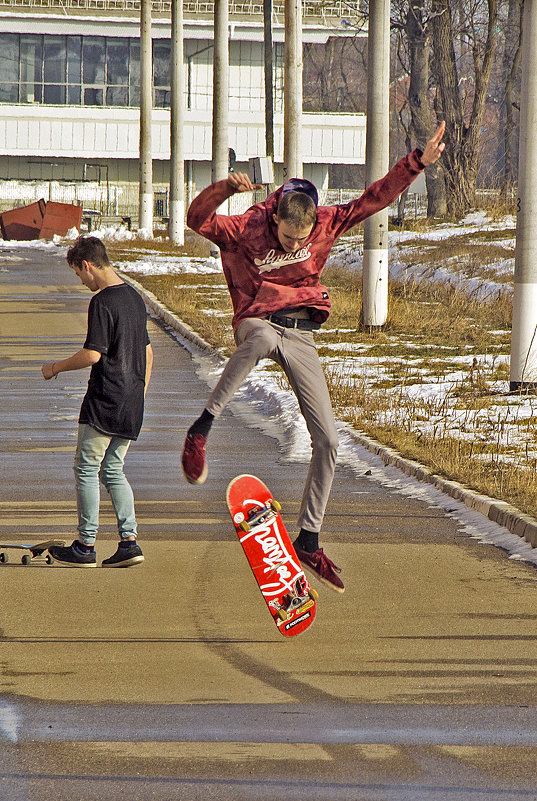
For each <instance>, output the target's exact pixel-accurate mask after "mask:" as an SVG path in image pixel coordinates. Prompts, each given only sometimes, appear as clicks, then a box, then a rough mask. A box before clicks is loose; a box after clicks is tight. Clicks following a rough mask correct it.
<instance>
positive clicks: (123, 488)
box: [100, 437, 144, 567]
mask: <svg viewBox="0 0 537 801" xmlns="http://www.w3.org/2000/svg"><path fill="white" fill-rule="evenodd" d="M130 443H131V441H130V440H128V439H123V438H122V437H112V439H111V440H110V444H109V446H108V448H107V449H106V453H105V455H104V458H103V461H102V464H101V472H100V478H101V481H102V483H103V484H104V486H105V487H106V489H107V491H108V494H109V495H110V500H111V501H112V506H113V507H114V512H115V515H116V519H117V527H118V535H119V539H120V542H119V546H118V548H117V550H116V552H115V553H114V554H112V556H110V557H109V558H108V559H103V562H102V565H103V567H131V566H132V565H136V564H139V563H140V562H143V561H144V555H143V553H142V549H141V548H140V546H139V545H138V544H137V542H136V535H137V524H136V514H135V509H134V493H133V491H132V487H131V485H130V484H129V482H128V480H127V477H126V476H125V473H124V463H125V456H126V454H127V451H128V449H129V446H130Z"/></svg>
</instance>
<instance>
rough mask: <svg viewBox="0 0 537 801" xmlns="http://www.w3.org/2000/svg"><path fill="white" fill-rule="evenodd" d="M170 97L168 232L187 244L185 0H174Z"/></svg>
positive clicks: (173, 237)
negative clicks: (184, 96)
mask: <svg viewBox="0 0 537 801" xmlns="http://www.w3.org/2000/svg"><path fill="white" fill-rule="evenodd" d="M170 72H171V75H170V78H171V81H170V83H171V86H170V88H171V97H170V209H169V214H170V222H169V226H168V234H169V236H170V239H171V240H172V242H175V243H176V244H177V245H184V244H185V156H184V139H183V129H184V98H183V91H184V66H183V0H172V57H171V68H170Z"/></svg>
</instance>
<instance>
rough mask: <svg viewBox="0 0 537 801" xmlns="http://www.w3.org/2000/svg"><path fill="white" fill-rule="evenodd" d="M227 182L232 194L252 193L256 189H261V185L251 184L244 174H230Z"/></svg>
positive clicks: (248, 177)
mask: <svg viewBox="0 0 537 801" xmlns="http://www.w3.org/2000/svg"><path fill="white" fill-rule="evenodd" d="M227 182H228V186H229V187H230V188H231V189H233V191H234V192H254V191H255V190H256V189H263V186H262V185H261V184H253V183H252V182H251V180H250V176H249V175H248V174H247V173H245V172H230V173H229V175H228V177H227Z"/></svg>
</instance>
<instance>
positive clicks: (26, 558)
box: [21, 553, 32, 565]
mask: <svg viewBox="0 0 537 801" xmlns="http://www.w3.org/2000/svg"><path fill="white" fill-rule="evenodd" d="M31 561H32V557H31V556H30V554H28V553H25V554H24V556H23V557H22V559H21V562H22V564H23V565H29V564H30V562H31Z"/></svg>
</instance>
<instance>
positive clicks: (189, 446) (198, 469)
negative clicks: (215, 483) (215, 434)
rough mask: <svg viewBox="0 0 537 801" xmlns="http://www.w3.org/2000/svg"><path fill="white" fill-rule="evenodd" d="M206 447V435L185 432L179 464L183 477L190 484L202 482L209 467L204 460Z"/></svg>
mask: <svg viewBox="0 0 537 801" xmlns="http://www.w3.org/2000/svg"><path fill="white" fill-rule="evenodd" d="M206 447H207V437H204V436H203V434H187V435H186V439H185V445H184V448H183V455H182V457H181V466H182V468H183V473H184V474H185V478H186V480H187V481H189V482H190V483H191V484H203V482H204V481H205V479H206V478H207V473H208V472H209V468H208V467H207V462H206V461H205V448H206Z"/></svg>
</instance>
